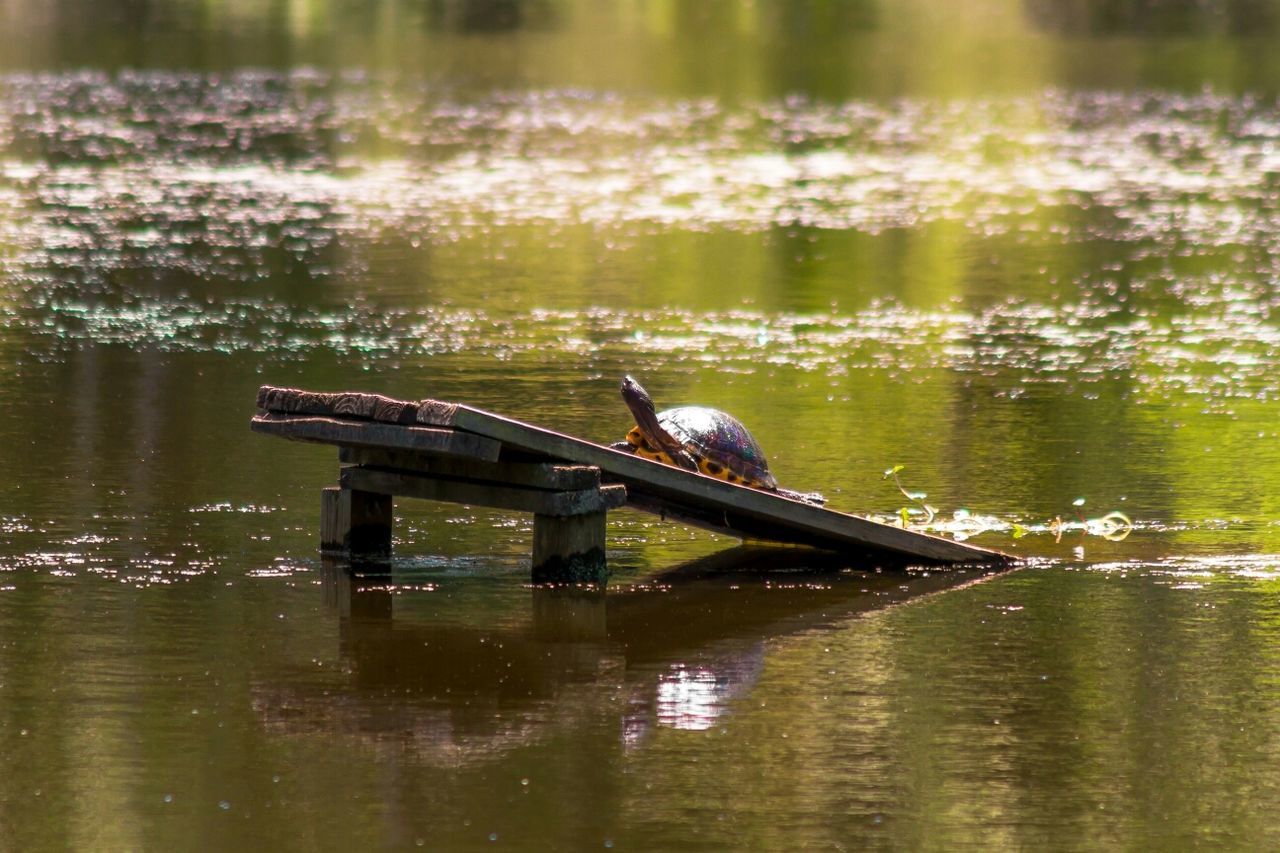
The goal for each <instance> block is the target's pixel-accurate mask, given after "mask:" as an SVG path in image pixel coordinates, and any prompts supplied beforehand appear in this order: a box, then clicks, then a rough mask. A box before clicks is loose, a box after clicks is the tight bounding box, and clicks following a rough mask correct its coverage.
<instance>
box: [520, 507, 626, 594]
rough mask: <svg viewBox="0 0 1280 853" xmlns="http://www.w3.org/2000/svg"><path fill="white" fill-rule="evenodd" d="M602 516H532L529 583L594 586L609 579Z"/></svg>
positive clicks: (587, 514) (590, 514)
mask: <svg viewBox="0 0 1280 853" xmlns="http://www.w3.org/2000/svg"><path fill="white" fill-rule="evenodd" d="M604 528H605V513H604V511H600V512H589V513H584V514H582V515H569V516H563V515H542V514H540V513H539V514H535V515H534V516H533V582H534V583H598V584H603V583H604V582H605V580H606V579H607V578H608V576H609V569H608V566H607V565H606V564H605V557H604Z"/></svg>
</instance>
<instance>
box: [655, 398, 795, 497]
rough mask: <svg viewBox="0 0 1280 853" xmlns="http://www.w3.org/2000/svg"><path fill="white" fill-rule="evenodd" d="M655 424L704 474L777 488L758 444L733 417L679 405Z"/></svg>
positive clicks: (660, 417) (719, 412) (705, 409)
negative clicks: (685, 452)
mask: <svg viewBox="0 0 1280 853" xmlns="http://www.w3.org/2000/svg"><path fill="white" fill-rule="evenodd" d="M658 423H659V424H661V425H662V428H663V429H665V430H666V431H667V432H669V433H670V434H671V437H672V438H674V439H676V440H677V441H679V442H680V443H681V444H683V445H684V447H685V449H686V450H688V451H689V453H690V454H692V455H693V457H694V458H695V459H697V460H698V463H699V467H700V468H701V469H702V470H703V472H704V473H707V474H710V475H711V476H713V477H719V478H721V479H724V480H728V481H729V482H734V481H735V480H740V481H742V482H743V483H744V484H745V485H748V486H755V487H757V488H761V489H776V488H777V487H778V481H777V480H775V479H774V478H773V475H772V474H770V473H769V463H768V461H766V459H765V455H764V451H763V450H762V449H761V448H760V443H759V442H758V441H756V440H755V438H754V437H753V436H752V435H751V433H750V432H748V431H747V428H746V427H745V426H743V425H742V422H741V421H739V420H738V419H737V418H735V417H734V416H733V415H730V414H727V413H725V412H722V411H720V410H719V409H708V408H705V407H703V406H681V407H679V408H676V409H667V410H666V411H663V412H659V413H658ZM717 467H720V468H723V469H724V470H723V471H718V470H716V469H717ZM730 474H731V475H733V476H728V475H730Z"/></svg>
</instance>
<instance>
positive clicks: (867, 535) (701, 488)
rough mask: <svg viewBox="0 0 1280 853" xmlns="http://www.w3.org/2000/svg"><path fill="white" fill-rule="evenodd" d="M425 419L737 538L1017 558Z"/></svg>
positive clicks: (449, 412)
mask: <svg viewBox="0 0 1280 853" xmlns="http://www.w3.org/2000/svg"><path fill="white" fill-rule="evenodd" d="M418 421H419V423H424V424H427V425H430V426H436V427H452V428H455V429H460V430H466V431H468V432H473V433H476V434H478V435H483V436H487V437H489V438H492V439H495V440H497V441H500V442H502V443H503V444H504V445H506V446H509V447H513V448H519V449H521V450H526V451H529V452H532V453H536V454H542V455H545V456H547V457H551V458H555V459H563V460H567V461H569V462H574V463H577V464H581V465H594V466H596V467H598V468H600V469H601V471H603V472H604V473H605V474H606V475H607V478H608V479H616V480H619V481H621V482H622V483H624V484H625V485H626V486H627V487H628V492H629V494H630V496H631V500H632V501H633V502H635V505H636V506H637V508H639V509H649V510H650V511H655V507H656V508H658V509H657V510H656V511H661V510H660V507H661V505H662V502H666V503H668V504H669V505H672V506H676V507H685V508H686V509H688V508H693V507H696V511H695V512H693V513H692V515H693V516H695V517H697V518H699V519H701V524H702V526H704V527H707V528H709V529H714V530H720V531H722V532H727V533H729V534H731V535H734V536H748V537H754V538H760V539H776V540H777V541H781V542H822V543H825V544H823V545H822V547H829V548H849V547H853V548H858V549H861V550H863V551H866V552H873V553H874V552H879V553H891V554H895V555H898V556H900V557H909V558H915V559H921V560H926V561H929V562H944V563H1004V562H1009V561H1010V560H1011V558H1010V557H1008V556H1007V555H1004V554H1001V553H999V552H997V551H991V550H988V549H986V548H979V547H977V546H975V545H970V544H968V543H965V542H956V541H955V540H952V539H944V538H942V537H940V536H933V535H930V534H927V533H920V532H918V531H915V530H909V529H904V528H901V527H892V526H890V525H887V524H881V523H880V522H876V521H872V520H870V519H867V518H862V517H860V516H856V515H850V514H848V513H843V512H837V511H835V510H831V509H827V508H825V507H820V506H815V505H813V504H807V503H803V502H801V501H796V500H791V499H789V498H784V497H782V496H780V495H776V494H772V493H769V492H765V491H761V490H760V489H752V488H748V487H746V486H739V485H735V484H733V483H727V482H725V481H723V480H717V479H715V478H713V477H707V476H704V475H702V474H695V473H693V472H690V471H685V470H682V469H680V468H676V467H673V466H671V465H663V464H662V463H660V462H652V461H650V460H648V459H643V458H641V457H639V456H634V455H632V454H630V453H624V452H622V451H618V450H612V449H610V448H608V447H604V446H603V445H599V444H595V443H593V442H589V441H584V440H582V439H578V438H574V437H573V436H568V435H564V434H562V433H558V432H554V431H552V430H548V429H543V428H541V427H536V426H533V425H532V424H527V423H523V422H521V421H517V420H512V419H510V418H504V417H502V416H500V415H495V414H493V413H491V412H486V411H484V410H482V409H474V408H471V407H470V406H464V405H461V404H458V403H444V402H439V401H430V400H427V401H423V402H422V403H421V404H420V405H419V408H418ZM646 497H647V498H648V501H647V502H646V500H645V498H646Z"/></svg>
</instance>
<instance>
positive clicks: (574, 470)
mask: <svg viewBox="0 0 1280 853" xmlns="http://www.w3.org/2000/svg"><path fill="white" fill-rule="evenodd" d="M467 434H468V435H469V434H470V433H467ZM338 461H339V462H341V463H343V464H348V465H363V466H365V467H370V468H396V469H399V470H402V471H414V472H417V473H422V474H434V475H436V476H439V477H455V478H459V479H465V480H492V481H495V482H498V483H503V484H507V485H512V486H531V487H533V488H538V489H554V490H556V491H561V492H572V491H579V490H581V489H594V488H598V487H599V485H600V469H599V468H596V467H595V466H593V465H557V464H555V463H552V462H481V461H479V460H473V459H463V458H458V457H445V456H432V455H427V454H424V453H411V452H409V451H401V450H381V449H375V448H369V447H339V448H338Z"/></svg>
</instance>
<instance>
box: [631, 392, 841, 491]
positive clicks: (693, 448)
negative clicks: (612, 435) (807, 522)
mask: <svg viewBox="0 0 1280 853" xmlns="http://www.w3.org/2000/svg"><path fill="white" fill-rule="evenodd" d="M622 399H623V400H625V401H626V404H627V408H628V409H630V410H631V414H632V415H633V416H634V417H635V419H636V425H635V426H634V427H632V428H631V431H630V432H628V433H627V438H626V440H625V441H619V442H617V443H615V444H613V445H610V446H611V447H612V448H613V449H614V450H622V451H625V452H628V453H633V454H635V455H636V456H641V457H643V458H645V459H652V460H654V461H656V462H663V463H665V464H667V465H674V466H676V467H677V468H684V469H685V470H687V471H697V472H700V473H702V474H706V475H707V476H709V477H715V478H716V479H719V480H725V481H726V482H729V483H735V484H738V485H742V486H750V487H751V488H754V489H760V490H761V491H765V492H773V493H774V494H777V495H781V496H782V497H785V498H791V499H792V500H799V501H804V502H805V503H811V504H823V503H826V498H824V497H823V496H822V495H820V494H818V493H816V492H809V493H802V492H793V491H791V490H790V489H784V488H781V487H780V486H779V485H778V481H777V480H776V479H774V476H773V474H771V473H770V472H769V462H768V460H767V459H766V458H765V455H764V451H763V450H762V449H761V448H760V443H759V442H758V441H756V440H755V438H754V437H753V436H752V435H751V433H750V432H749V431H748V430H747V428H746V427H745V426H743V425H742V421H740V420H738V419H737V418H735V417H734V416H733V415H730V414H729V413H727V412H722V411H720V410H719V409H711V408H707V407H706V406H680V407H678V408H675V409H667V410H665V411H662V412H658V411H656V407H655V406H654V404H653V398H652V397H650V396H649V393H648V392H647V391H645V390H644V388H643V386H641V385H640V383H639V382H637V381H636V380H635V379H633V378H632V377H630V376H626V377H623V380H622Z"/></svg>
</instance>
